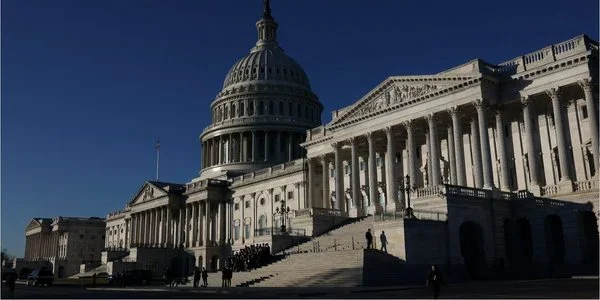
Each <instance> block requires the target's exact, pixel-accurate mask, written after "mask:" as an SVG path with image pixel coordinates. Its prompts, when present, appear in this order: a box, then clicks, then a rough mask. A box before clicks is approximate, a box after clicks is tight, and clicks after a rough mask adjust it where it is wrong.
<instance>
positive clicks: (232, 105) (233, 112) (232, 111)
mask: <svg viewBox="0 0 600 300" xmlns="http://www.w3.org/2000/svg"><path fill="white" fill-rule="evenodd" d="M235 115H236V113H235V103H232V104H231V117H232V118H235Z"/></svg>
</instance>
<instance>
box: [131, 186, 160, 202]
mask: <svg viewBox="0 0 600 300" xmlns="http://www.w3.org/2000/svg"><path fill="white" fill-rule="evenodd" d="M166 195H167V191H165V190H164V189H162V188H161V187H159V186H157V185H154V184H152V183H151V182H146V183H144V184H143V185H142V187H141V188H140V190H139V191H138V193H137V194H136V195H135V197H133V199H132V200H131V201H130V202H129V205H136V204H140V203H143V202H148V201H151V200H153V199H156V198H161V197H163V196H166Z"/></svg>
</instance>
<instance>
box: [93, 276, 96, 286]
mask: <svg viewBox="0 0 600 300" xmlns="http://www.w3.org/2000/svg"><path fill="white" fill-rule="evenodd" d="M92 286H96V273H94V274H93V275H92Z"/></svg>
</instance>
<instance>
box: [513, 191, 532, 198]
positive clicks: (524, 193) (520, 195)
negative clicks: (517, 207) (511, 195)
mask: <svg viewBox="0 0 600 300" xmlns="http://www.w3.org/2000/svg"><path fill="white" fill-rule="evenodd" d="M516 195H517V199H530V198H533V194H532V193H530V192H529V191H527V190H520V191H517V194H516Z"/></svg>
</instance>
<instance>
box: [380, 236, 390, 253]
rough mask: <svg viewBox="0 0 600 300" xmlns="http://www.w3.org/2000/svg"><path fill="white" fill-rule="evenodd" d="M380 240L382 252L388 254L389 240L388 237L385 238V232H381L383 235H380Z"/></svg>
mask: <svg viewBox="0 0 600 300" xmlns="http://www.w3.org/2000/svg"><path fill="white" fill-rule="evenodd" d="M379 239H380V240H381V251H384V252H385V253H387V244H388V240H387V237H386V236H385V231H381V234H380V235H379Z"/></svg>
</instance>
